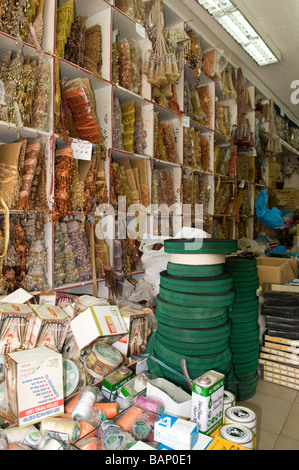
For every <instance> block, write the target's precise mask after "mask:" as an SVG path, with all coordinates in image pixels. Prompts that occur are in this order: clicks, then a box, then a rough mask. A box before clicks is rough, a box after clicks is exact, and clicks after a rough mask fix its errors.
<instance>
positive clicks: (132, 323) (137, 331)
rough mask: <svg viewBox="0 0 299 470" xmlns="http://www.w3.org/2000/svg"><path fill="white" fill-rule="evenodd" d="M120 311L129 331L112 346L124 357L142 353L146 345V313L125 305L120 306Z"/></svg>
mask: <svg viewBox="0 0 299 470" xmlns="http://www.w3.org/2000/svg"><path fill="white" fill-rule="evenodd" d="M120 313H121V316H122V318H123V320H124V323H125V325H126V327H127V330H128V332H129V333H128V334H127V335H126V336H124V337H123V338H121V339H120V340H118V341H117V342H116V343H113V346H114V347H115V348H116V349H118V350H119V351H120V352H121V353H122V354H123V355H124V356H126V357H132V356H135V355H139V354H142V353H143V352H145V350H146V345H147V331H148V314H147V313H146V312H141V311H138V310H134V309H130V308H127V307H126V308H120Z"/></svg>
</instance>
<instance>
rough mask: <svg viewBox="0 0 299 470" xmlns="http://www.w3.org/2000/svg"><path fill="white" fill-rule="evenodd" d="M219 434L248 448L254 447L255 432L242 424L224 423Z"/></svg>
mask: <svg viewBox="0 0 299 470" xmlns="http://www.w3.org/2000/svg"><path fill="white" fill-rule="evenodd" d="M219 436H220V437H222V438H223V439H226V440H227V441H230V442H233V443H235V444H238V445H239V446H242V447H246V448H247V449H251V450H253V448H254V435H253V432H252V431H251V429H249V428H246V427H245V426H243V425H242V424H237V423H232V424H224V425H223V426H221V427H220V428H219Z"/></svg>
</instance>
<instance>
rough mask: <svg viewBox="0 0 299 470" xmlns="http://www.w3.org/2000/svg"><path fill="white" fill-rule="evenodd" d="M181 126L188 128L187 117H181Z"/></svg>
mask: <svg viewBox="0 0 299 470" xmlns="http://www.w3.org/2000/svg"><path fill="white" fill-rule="evenodd" d="M182 126H183V127H190V117H189V116H183V119H182Z"/></svg>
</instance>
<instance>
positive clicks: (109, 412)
mask: <svg viewBox="0 0 299 470" xmlns="http://www.w3.org/2000/svg"><path fill="white" fill-rule="evenodd" d="M93 407H94V408H98V409H100V410H102V411H103V412H104V413H105V416H106V419H112V418H114V417H115V416H116V415H117V414H118V413H119V404H118V403H117V402H114V403H95V404H94V405H93Z"/></svg>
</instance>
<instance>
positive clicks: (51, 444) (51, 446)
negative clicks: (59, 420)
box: [39, 439, 64, 450]
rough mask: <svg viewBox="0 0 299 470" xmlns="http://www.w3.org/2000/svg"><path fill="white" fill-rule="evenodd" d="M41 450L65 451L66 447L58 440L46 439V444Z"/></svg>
mask: <svg viewBox="0 0 299 470" xmlns="http://www.w3.org/2000/svg"><path fill="white" fill-rule="evenodd" d="M39 450H64V446H63V445H62V443H61V442H60V441H58V440H57V439H45V443H44V445H43V446H42V448H40V449H39Z"/></svg>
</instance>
